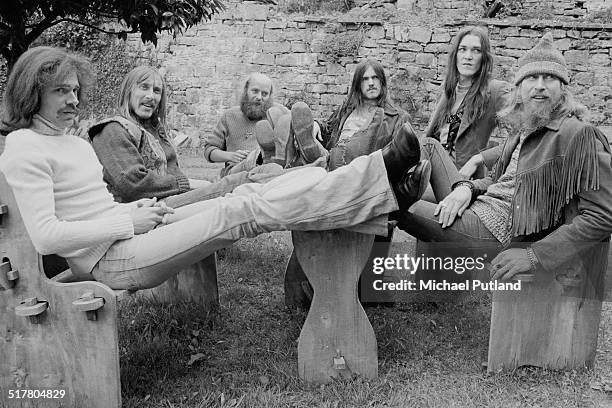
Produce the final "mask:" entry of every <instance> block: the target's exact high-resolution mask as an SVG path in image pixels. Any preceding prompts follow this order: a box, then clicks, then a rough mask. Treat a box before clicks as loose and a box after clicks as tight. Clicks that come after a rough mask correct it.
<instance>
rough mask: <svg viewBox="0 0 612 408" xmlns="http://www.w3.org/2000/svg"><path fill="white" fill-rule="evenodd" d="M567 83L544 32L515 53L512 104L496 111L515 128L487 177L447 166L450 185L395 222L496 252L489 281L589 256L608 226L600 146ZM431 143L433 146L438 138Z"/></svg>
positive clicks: (608, 197)
mask: <svg viewBox="0 0 612 408" xmlns="http://www.w3.org/2000/svg"><path fill="white" fill-rule="evenodd" d="M568 83H569V72H568V69H567V66H566V63H565V59H564V57H563V55H562V54H561V53H560V52H559V51H558V50H557V49H556V48H555V47H554V45H553V39H552V35H551V34H550V33H547V34H545V35H544V36H543V37H542V39H541V41H540V42H539V43H538V44H537V45H536V46H535V47H534V48H533V49H531V50H530V51H528V52H527V53H526V54H525V55H524V56H523V57H522V58H520V59H519V70H518V72H517V73H516V76H515V78H514V84H515V85H516V90H515V93H514V95H513V99H512V101H513V102H512V104H511V105H510V106H509V107H508V108H507V110H506V111H505V112H503V114H504V115H505V116H504V117H505V119H506V120H508V121H509V122H510V123H515V128H514V131H513V132H512V134H511V135H510V136H509V138H508V139H507V140H506V142H505V144H504V146H503V149H502V151H501V156H500V157H499V159H498V160H497V162H496V164H495V166H494V167H493V171H492V176H490V177H486V178H483V179H479V180H474V181H467V180H463V177H462V176H461V175H460V174H459V173H458V172H455V173H453V174H452V175H451V178H452V179H453V181H454V183H453V190H452V192H451V193H450V194H449V195H448V196H446V197H445V198H444V199H443V200H441V201H440V202H439V203H438V204H433V203H430V202H425V201H419V202H417V203H416V204H415V205H413V206H412V207H411V208H410V210H409V211H406V212H404V213H403V215H402V217H401V218H400V228H402V229H404V230H405V231H407V232H408V233H409V234H411V235H413V236H415V237H417V238H419V239H421V240H424V241H430V242H457V243H462V242H463V243H467V244H468V245H470V246H472V247H476V248H478V249H480V250H484V251H489V252H491V253H493V254H495V253H498V252H499V254H498V255H497V256H495V257H494V259H492V261H491V266H492V270H493V271H494V274H493V276H492V278H493V279H504V280H507V279H511V278H512V277H513V276H514V275H516V274H519V273H526V272H530V271H538V270H544V271H548V272H550V273H554V272H556V271H559V270H561V269H566V268H568V266H569V265H572V262H575V261H576V260H580V259H590V258H596V257H597V255H596V254H597V247H598V245H599V244H600V243H601V242H602V241H605V240H608V239H609V237H610V233H611V232H612V163H611V155H610V146H609V144H608V141H607V139H606V137H605V136H604V135H603V133H602V132H601V131H599V130H598V129H597V128H596V127H594V126H592V125H591V124H589V123H587V122H585V121H583V118H584V114H585V112H586V109H585V108H584V107H583V106H582V105H580V104H578V103H576V102H575V101H574V98H573V97H572V95H571V93H570V90H569V89H568V88H567V84H568ZM434 145H435V146H434V147H435V149H436V150H437V151H442V152H443V147H442V146H441V144H440V143H439V142H437V141H436V142H435V143H434ZM431 160H432V172H433V173H435V172H436V171H437V170H438V169H440V168H441V167H440V166H439V165H438V163H433V162H437V161H447V162H448V161H449V158H448V155H444V154H436V155H434V156H431ZM446 167H447V168H451V167H453V166H452V163H451V164H448V163H447V164H446ZM599 248H601V247H599ZM491 258H492V257H491ZM491 258H489V259H491ZM577 268H578V270H579V271H580V268H581V267H580V266H578V267H577ZM587 272H588V271H585V270H581V271H580V273H587ZM604 272H605V271H604ZM595 273H602V271H595Z"/></svg>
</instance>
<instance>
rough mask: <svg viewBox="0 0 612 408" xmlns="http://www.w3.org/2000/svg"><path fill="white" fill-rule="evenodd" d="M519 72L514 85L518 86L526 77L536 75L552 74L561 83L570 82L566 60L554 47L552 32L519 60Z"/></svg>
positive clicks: (545, 35)
mask: <svg viewBox="0 0 612 408" xmlns="http://www.w3.org/2000/svg"><path fill="white" fill-rule="evenodd" d="M518 64H519V70H518V72H517V73H516V75H515V76H514V85H518V84H519V83H520V82H521V81H522V80H523V79H525V77H527V76H529V75H534V74H536V75H537V74H552V75H555V76H556V77H558V78H559V79H560V80H561V82H563V83H564V84H567V83H568V82H569V72H568V70H567V65H566V64H565V58H563V55H562V54H561V52H559V50H558V49H556V48H555V46H554V45H553V38H552V34H551V33H550V32H548V33H546V34H544V36H543V37H542V39H541V40H540V42H539V43H537V44H536V46H535V47H533V48H532V49H530V50H529V51H527V53H526V54H525V55H524V56H522V57H521V58H519V61H518Z"/></svg>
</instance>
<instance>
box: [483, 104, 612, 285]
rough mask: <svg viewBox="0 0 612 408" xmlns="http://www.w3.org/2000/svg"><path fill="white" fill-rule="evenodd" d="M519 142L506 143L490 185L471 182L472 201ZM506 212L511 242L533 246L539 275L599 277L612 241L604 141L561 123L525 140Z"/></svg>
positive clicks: (570, 120) (609, 161) (611, 174)
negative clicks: (509, 217)
mask: <svg viewBox="0 0 612 408" xmlns="http://www.w3.org/2000/svg"><path fill="white" fill-rule="evenodd" d="M518 141H519V135H518V134H517V135H513V136H511V137H509V138H508V140H507V141H506V143H505V144H504V147H503V150H502V153H501V157H500V158H499V160H498V161H497V163H496V165H495V167H494V168H493V171H492V175H491V177H487V178H485V179H481V180H476V181H474V185H475V187H476V192H475V194H482V193H484V192H485V191H486V189H487V187H488V186H489V185H491V184H492V183H494V182H495V181H496V180H497V179H498V178H499V177H500V176H501V175H502V174H503V173H504V171H505V169H506V167H507V166H508V163H509V162H510V157H511V155H512V152H513V150H514V148H515V147H516V145H517V144H518ZM512 209H513V210H512V226H511V231H512V234H513V237H514V238H513V240H514V241H527V242H532V243H533V244H532V245H531V246H532V248H533V251H534V252H535V254H536V256H537V257H538V260H539V262H540V263H541V266H542V267H543V268H544V269H545V270H547V271H549V272H553V273H557V274H559V273H562V272H563V271H574V272H575V271H582V273H585V274H586V273H589V271H590V269H593V268H595V269H598V270H596V271H592V272H591V273H595V274H601V273H605V268H603V270H602V267H604V266H605V262H604V261H605V257H607V248H608V243H607V241H608V240H609V238H610V234H611V233H612V156H611V155H610V145H609V143H608V140H607V139H606V137H605V136H604V135H603V133H602V132H601V131H599V130H598V129H597V128H595V127H594V126H591V125H589V124H586V123H584V122H582V121H580V120H579V119H577V118H576V117H574V116H565V117H562V118H559V119H556V120H553V121H551V122H550V123H549V124H548V125H547V126H546V127H545V128H543V129H541V130H538V131H536V132H534V133H532V134H530V135H528V136H527V138H526V139H525V141H524V142H523V146H522V148H521V152H520V155H519V161H518V168H517V173H516V189H515V191H514V196H513V198H512ZM602 256H603V257H604V258H603V259H602ZM572 273H573V272H572ZM599 289H601V290H603V288H598V290H599Z"/></svg>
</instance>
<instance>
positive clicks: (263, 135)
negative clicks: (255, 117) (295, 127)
mask: <svg viewBox="0 0 612 408" xmlns="http://www.w3.org/2000/svg"><path fill="white" fill-rule="evenodd" d="M255 138H256V139H257V143H258V144H259V147H260V148H261V153H262V155H263V158H264V162H266V163H267V162H269V161H270V160H271V159H272V157H273V156H274V155H275V154H276V146H275V145H274V130H273V129H272V126H271V125H270V122H268V121H267V120H260V121H259V122H257V123H256V124H255Z"/></svg>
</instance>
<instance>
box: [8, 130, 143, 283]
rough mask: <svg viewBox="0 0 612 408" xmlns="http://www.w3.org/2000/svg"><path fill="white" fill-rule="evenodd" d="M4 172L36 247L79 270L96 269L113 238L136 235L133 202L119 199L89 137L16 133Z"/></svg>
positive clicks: (13, 134)
mask: <svg viewBox="0 0 612 408" xmlns="http://www.w3.org/2000/svg"><path fill="white" fill-rule="evenodd" d="M0 171H2V173H4V175H5V177H6V180H7V182H8V184H9V185H10V187H11V188H12V190H13V194H14V195H15V199H16V200H17V205H18V207H19V211H20V213H21V216H22V218H23V221H24V223H25V226H26V229H27V231H28V233H29V235H30V239H31V240H32V242H33V243H34V247H35V248H36V250H37V251H38V252H40V253H41V254H43V255H44V254H54V253H55V254H58V255H61V256H63V257H65V258H66V259H67V261H68V264H69V265H70V267H71V269H72V270H73V272H74V273H77V274H79V273H80V274H84V273H90V272H91V270H92V269H93V267H94V266H95V264H96V263H97V262H98V261H99V260H100V258H102V256H103V255H104V254H105V253H106V251H108V248H109V247H110V246H111V245H112V244H113V242H115V241H116V240H119V239H127V238H131V237H133V236H134V227H133V223H132V218H131V216H130V209H131V207H132V206H133V204H118V203H116V202H115V201H113V197H112V196H111V195H110V193H109V192H108V191H107V189H106V184H104V181H103V180H102V166H101V165H100V162H99V161H98V159H97V157H96V154H95V153H94V151H93V149H92V148H91V146H90V145H89V144H88V143H87V142H86V141H85V140H83V139H80V138H78V137H76V136H71V135H54V136H51V135H43V134H40V133H37V132H34V131H33V130H30V129H20V130H17V131H14V132H12V133H11V134H9V135H8V136H7V139H6V145H5V149H4V153H3V154H2V156H0Z"/></svg>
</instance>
